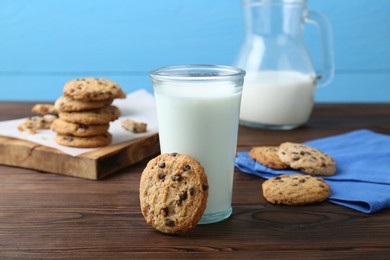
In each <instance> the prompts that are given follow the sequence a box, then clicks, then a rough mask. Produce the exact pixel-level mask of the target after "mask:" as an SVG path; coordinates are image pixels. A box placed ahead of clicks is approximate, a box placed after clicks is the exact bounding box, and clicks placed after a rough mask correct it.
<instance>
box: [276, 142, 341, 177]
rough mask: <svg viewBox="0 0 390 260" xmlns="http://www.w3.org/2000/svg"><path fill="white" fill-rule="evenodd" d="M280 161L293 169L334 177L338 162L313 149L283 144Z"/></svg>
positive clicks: (299, 145)
mask: <svg viewBox="0 0 390 260" xmlns="http://www.w3.org/2000/svg"><path fill="white" fill-rule="evenodd" d="M278 155H279V157H280V159H281V160H282V161H283V162H284V163H286V164H288V165H289V166H290V167H291V168H293V169H297V170H299V171H302V172H305V173H308V174H314V175H334V174H335V173H336V162H335V161H334V160H333V158H332V157H330V156H329V155H327V154H325V153H323V152H321V151H320V150H317V149H315V148H313V147H310V146H307V145H303V144H298V143H290V142H287V143H282V144H281V145H280V146H279V151H278Z"/></svg>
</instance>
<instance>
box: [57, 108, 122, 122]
mask: <svg viewBox="0 0 390 260" xmlns="http://www.w3.org/2000/svg"><path fill="white" fill-rule="evenodd" d="M58 115H59V117H60V118H61V119H62V120H64V121H68V122H72V123H79V124H86V125H88V124H107V123H109V122H111V121H115V120H116V119H118V118H119V116H120V111H119V109H118V108H117V107H115V106H106V107H102V108H97V109H93V110H87V111H80V112H60V113H59V114H58Z"/></svg>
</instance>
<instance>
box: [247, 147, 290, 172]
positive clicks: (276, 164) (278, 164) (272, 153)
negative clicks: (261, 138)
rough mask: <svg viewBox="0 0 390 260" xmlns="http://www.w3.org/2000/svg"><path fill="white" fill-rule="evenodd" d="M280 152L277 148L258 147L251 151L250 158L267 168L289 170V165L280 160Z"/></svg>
mask: <svg viewBox="0 0 390 260" xmlns="http://www.w3.org/2000/svg"><path fill="white" fill-rule="evenodd" d="M278 150H279V147H277V146H257V147H253V148H252V149H251V150H250V151H249V156H250V157H251V158H252V159H254V160H255V161H257V162H258V163H260V164H262V165H264V166H266V167H269V168H272V169H278V170H283V169H287V168H288V165H287V164H285V163H284V162H282V160H280V158H279V155H278Z"/></svg>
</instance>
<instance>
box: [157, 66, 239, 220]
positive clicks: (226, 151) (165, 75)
mask: <svg viewBox="0 0 390 260" xmlns="http://www.w3.org/2000/svg"><path fill="white" fill-rule="evenodd" d="M150 75H151V78H152V82H153V90H154V96H155V99H156V105H157V116H158V125H159V137H160V148H161V153H173V152H177V153H182V154H188V155H190V156H191V157H192V158H194V159H196V160H198V161H199V162H200V163H201V164H202V166H203V167H204V169H205V172H206V174H207V178H208V182H209V196H208V201H207V207H206V211H205V212H204V214H203V216H202V219H201V220H200V222H199V223H200V224H207V223H214V222H218V221H222V220H224V219H226V218H228V217H229V216H230V215H231V213H232V206H231V201H232V188H233V173H234V159H235V156H236V147H237V134H238V125H239V114H240V102H241V93H242V86H243V82H244V75H245V71H243V70H241V69H239V68H235V67H229V66H220V65H179V66H170V67H162V68H159V69H156V70H154V71H152V72H151V74H150Z"/></svg>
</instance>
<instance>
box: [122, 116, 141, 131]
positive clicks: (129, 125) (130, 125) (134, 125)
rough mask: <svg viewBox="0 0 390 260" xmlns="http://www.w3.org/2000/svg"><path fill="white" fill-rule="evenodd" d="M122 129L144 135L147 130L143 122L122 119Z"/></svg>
mask: <svg viewBox="0 0 390 260" xmlns="http://www.w3.org/2000/svg"><path fill="white" fill-rule="evenodd" d="M121 124H122V127H123V128H124V129H125V130H127V131H129V132H132V133H144V132H146V129H147V124H146V123H143V122H137V121H134V120H130V119H124V120H122V122H121Z"/></svg>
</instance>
